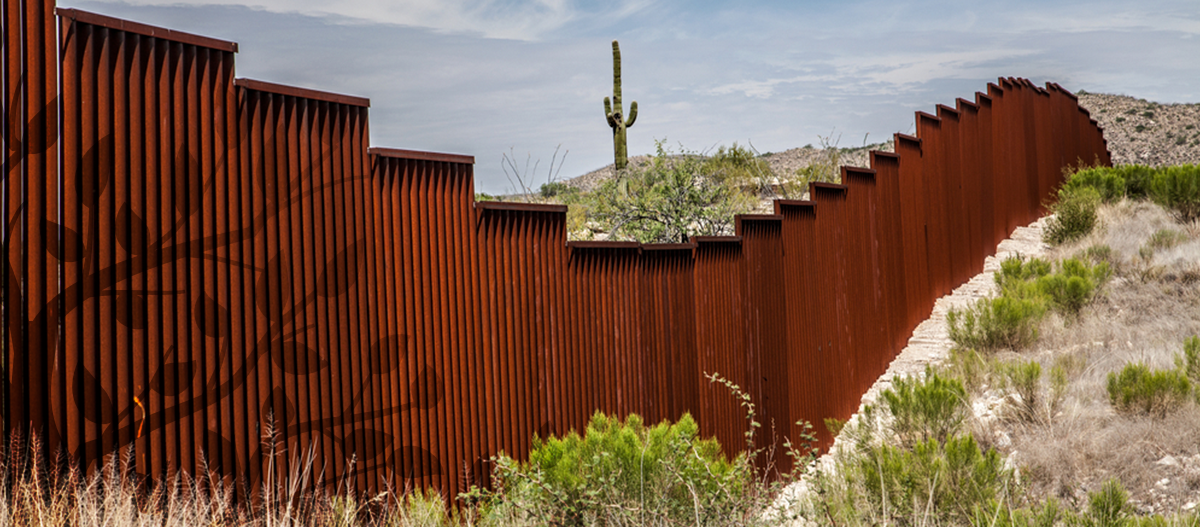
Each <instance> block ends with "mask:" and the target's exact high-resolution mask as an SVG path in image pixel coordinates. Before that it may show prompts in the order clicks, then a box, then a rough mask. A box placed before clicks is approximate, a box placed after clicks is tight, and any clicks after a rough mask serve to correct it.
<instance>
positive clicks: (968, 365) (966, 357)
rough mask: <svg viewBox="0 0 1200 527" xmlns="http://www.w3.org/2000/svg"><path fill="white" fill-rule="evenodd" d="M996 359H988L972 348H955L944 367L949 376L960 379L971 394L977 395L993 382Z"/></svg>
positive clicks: (951, 350) (952, 349)
mask: <svg viewBox="0 0 1200 527" xmlns="http://www.w3.org/2000/svg"><path fill="white" fill-rule="evenodd" d="M993 362H994V359H990V358H986V357H984V356H983V355H981V354H980V353H979V352H978V351H976V350H974V349H972V348H962V347H957V346H956V347H954V348H951V349H950V356H949V357H948V358H947V359H946V362H944V363H943V365H942V370H943V371H944V372H945V373H946V375H947V376H949V377H950V378H953V379H958V380H959V381H960V382H962V384H963V388H964V389H965V390H966V391H967V393H970V394H977V393H979V391H980V390H982V389H983V387H984V385H987V384H988V383H990V382H991V377H992V370H993V369H995V368H994V366H993V364H992V363H993Z"/></svg>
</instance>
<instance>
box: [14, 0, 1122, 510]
mask: <svg viewBox="0 0 1200 527" xmlns="http://www.w3.org/2000/svg"><path fill="white" fill-rule="evenodd" d="M2 1H3V10H4V11H3V12H4V17H5V18H4V20H5V27H6V28H13V30H11V31H7V32H6V34H5V36H4V38H5V39H6V40H5V42H4V54H3V61H4V63H3V66H4V67H3V71H4V73H3V75H4V80H3V85H4V96H5V97H4V106H3V113H4V122H5V125H6V128H5V136H4V147H5V150H4V151H5V157H4V172H3V173H4V180H3V205H2V206H3V218H4V221H5V223H4V247H3V251H4V259H3V264H4V280H3V290H2V291H0V293H2V298H0V300H2V305H3V309H4V311H3V314H4V315H3V316H4V332H5V334H4V339H3V345H4V347H3V365H4V368H5V371H4V375H3V382H4V383H5V384H4V386H3V393H2V395H0V397H3V401H2V402H3V405H2V408H3V412H4V426H5V429H4V432H5V433H13V432H23V433H28V432H33V433H37V434H39V435H40V436H41V437H43V438H45V440H46V441H47V444H48V446H49V447H50V449H52V450H62V451H65V452H66V453H68V454H69V455H70V457H71V458H73V459H75V460H77V461H78V462H79V463H81V464H82V465H83V466H86V467H91V468H94V467H96V465H97V463H98V462H99V461H101V460H102V458H103V456H106V455H108V454H111V453H113V452H116V451H118V450H119V449H121V450H123V449H127V448H132V449H133V452H134V462H135V465H136V470H137V471H138V472H140V473H144V474H164V473H168V472H171V471H176V470H185V471H189V472H193V473H194V472H195V471H196V470H197V469H198V468H199V467H200V464H201V463H203V462H205V461H207V465H208V467H209V468H211V469H212V470H214V471H215V472H217V473H219V474H220V475H222V476H224V477H225V478H226V480H227V481H230V482H231V481H233V479H235V478H244V479H245V481H246V482H247V483H249V484H250V485H251V488H257V485H258V483H259V482H260V481H261V480H262V478H263V477H264V474H262V470H264V469H265V468H266V467H267V466H268V465H266V463H265V460H264V459H263V455H264V446H263V445H264V441H263V440H262V436H263V434H264V429H265V428H266V424H267V423H268V420H270V421H271V423H272V425H273V427H272V429H273V430H275V432H276V433H275V435H274V436H273V437H271V438H270V439H269V441H274V442H277V443H278V444H279V446H283V447H286V448H287V449H288V450H289V451H291V452H298V451H299V450H301V449H303V448H308V447H310V446H311V447H312V448H316V450H317V454H318V457H317V464H318V466H320V467H324V472H323V474H321V473H318V474H316V475H314V476H313V479H314V480H316V479H320V478H324V479H325V480H326V481H325V483H329V482H334V481H338V480H340V479H341V478H342V477H343V475H346V474H349V475H351V477H352V478H353V481H354V482H355V483H356V485H357V487H358V488H359V490H374V489H378V488H380V487H381V485H382V483H383V482H384V481H388V482H390V483H391V484H392V485H394V486H395V487H397V488H403V487H404V486H405V485H416V486H425V487H431V488H434V489H438V490H440V491H441V492H443V493H448V492H454V491H459V490H463V489H464V488H465V487H466V485H468V483H469V482H472V481H480V480H481V479H482V478H484V477H486V474H487V471H488V465H487V461H486V460H487V459H488V457H489V456H491V455H492V454H495V453H497V452H499V451H501V450H504V451H507V452H510V453H515V454H517V455H521V454H522V453H524V452H526V451H527V449H528V447H529V443H530V438H531V437H532V436H533V435H534V434H537V435H540V436H545V435H547V434H562V433H564V432H566V431H567V430H568V429H570V428H576V429H579V428H581V427H582V426H583V425H584V424H585V423H586V421H587V419H588V417H589V415H590V414H591V413H592V412H594V411H597V410H599V411H604V412H609V413H616V414H626V413H629V412H636V413H639V414H642V415H643V416H644V417H646V418H647V419H649V420H651V421H657V420H661V419H664V418H677V417H678V416H679V415H680V414H681V413H683V412H685V411H689V412H691V413H692V414H693V415H695V416H696V418H697V420H698V421H699V423H700V424H701V426H702V431H703V433H704V434H706V435H715V436H716V437H718V438H719V439H720V441H721V443H722V444H724V445H726V446H727V447H732V448H736V447H737V446H739V445H741V444H742V433H743V432H744V431H745V427H746V426H747V425H746V422H745V420H744V417H743V415H742V413H741V412H740V410H739V408H738V406H737V402H736V401H735V400H734V399H733V398H732V397H730V396H729V395H728V394H727V393H726V392H725V391H724V389H723V388H721V387H719V386H713V385H709V384H708V383H707V381H705V380H704V379H703V376H702V374H703V373H704V372H719V373H720V374H721V375H723V376H725V377H727V378H729V379H731V380H733V381H734V382H736V383H738V384H739V385H741V386H743V387H744V388H745V389H746V390H747V391H748V393H750V394H751V395H752V396H753V397H754V400H755V402H756V403H757V404H758V405H759V414H760V416H762V417H763V418H764V419H765V420H766V423H767V425H768V432H773V433H766V434H759V435H758V437H759V438H760V441H761V443H760V444H761V446H767V445H769V444H770V442H772V441H777V442H781V441H782V439H783V438H785V437H790V438H793V439H795V438H797V437H798V433H799V431H800V430H799V429H798V428H797V427H796V426H794V424H793V423H795V422H796V421H797V420H800V419H804V420H808V421H812V422H814V423H815V424H818V427H817V429H818V430H820V431H821V434H820V437H821V440H822V441H823V442H824V443H825V444H828V443H829V440H830V438H829V435H828V434H827V433H826V432H825V431H824V429H823V427H821V426H819V424H820V423H821V421H822V419H823V418H825V417H836V418H846V417H847V416H848V415H849V414H850V413H851V412H853V411H854V410H855V409H856V408H857V406H858V404H859V399H860V397H861V395H862V393H863V392H864V391H865V390H866V389H867V388H868V387H869V386H870V385H871V384H872V383H873V382H874V380H875V379H876V378H877V377H878V375H880V374H881V373H882V372H883V371H884V370H885V369H886V367H887V365H888V363H889V362H890V361H891V359H892V358H893V357H895V355H896V354H897V353H898V352H899V351H900V349H901V348H902V347H903V346H904V344H905V342H906V341H907V338H908V335H909V334H910V333H911V331H912V329H913V328H914V327H915V326H916V324H917V323H918V322H920V321H921V320H923V319H924V318H926V317H927V315H928V314H929V312H930V310H931V308H932V305H933V302H934V300H935V299H936V298H938V297H939V296H941V295H944V294H946V293H948V292H949V291H950V290H951V289H952V288H953V287H954V286H956V285H957V284H961V283H963V282H964V281H965V280H967V279H968V278H969V277H970V276H972V275H974V274H976V273H978V272H979V271H980V270H981V269H982V265H983V261H984V258H985V257H986V256H988V255H990V254H992V253H993V252H994V248H995V247H996V245H997V243H998V242H999V241H1000V240H1002V239H1003V238H1005V237H1006V236H1007V234H1008V233H1010V232H1011V231H1012V229H1013V228H1014V227H1015V226H1017V225H1023V224H1026V223H1028V222H1030V221H1032V220H1034V219H1035V218H1037V217H1038V216H1039V215H1040V214H1042V213H1043V212H1044V209H1043V207H1042V200H1043V199H1045V198H1046V197H1048V196H1049V195H1050V193H1051V192H1052V190H1053V189H1054V188H1055V186H1056V185H1057V184H1058V183H1059V182H1060V180H1061V169H1062V167H1063V166H1064V165H1067V164H1071V163H1075V162H1076V161H1077V160H1085V161H1091V160H1093V159H1099V160H1100V161H1101V162H1103V163H1109V162H1110V160H1109V157H1108V153H1107V150H1106V147H1105V141H1104V139H1103V137H1102V135H1101V131H1100V130H1099V128H1098V127H1097V125H1096V122H1095V120H1091V119H1089V116H1088V114H1087V112H1086V111H1084V110H1083V109H1081V108H1080V107H1079V106H1078V104H1077V101H1076V99H1075V97H1074V96H1073V95H1072V94H1070V93H1069V92H1067V91H1066V90H1064V89H1062V88H1061V87H1059V86H1058V85H1055V84H1048V85H1047V86H1046V87H1045V88H1040V87H1036V86H1034V85H1033V84H1032V83H1030V82H1029V81H1027V80H1024V79H1013V78H1007V79H1000V80H999V81H998V83H996V84H989V85H988V87H987V93H986V94H985V93H977V94H976V95H975V99H974V100H973V101H968V100H964V99H958V101H957V104H956V106H955V107H953V108H952V107H948V106H942V105H938V106H937V115H932V114H927V113H924V112H918V113H917V115H916V121H917V126H916V134H917V135H916V136H915V137H913V136H907V135H903V134H897V135H896V138H895V140H896V141H895V144H896V149H895V150H896V151H895V153H884V152H873V153H872V155H871V163H870V164H871V168H870V169H862V168H843V169H842V181H843V183H844V184H842V185H833V184H820V183H818V184H814V185H813V187H812V189H811V196H812V201H808V202H803V201H782V200H781V201H777V202H776V203H775V211H774V212H775V214H772V215H744V216H739V217H738V218H737V227H736V234H737V235H736V236H730V237H697V238H693V239H692V240H691V241H690V242H689V243H680V244H666V245H640V244H636V243H618V242H567V241H566V233H565V211H566V208H565V207H562V206H550V205H525V204H509V203H490V202H489V203H475V202H474V197H473V196H474V191H473V181H472V178H473V176H472V165H473V163H474V159H473V158H472V157H468V156H459V155H449V154H433V153H426V152H412V151H405V150H393V149H383V148H368V145H367V137H368V136H367V117H368V115H367V114H368V106H369V101H367V100H365V99H360V98H355V97H348V96H343V95H336V94H329V93H323V92H317V91H312V90H306V89H300V88H293V87H287V86H279V85H275V84H270V83H265V82H260V81H253V80H246V79H234V78H233V71H234V68H233V66H234V54H235V53H236V52H237V45H236V44H234V43H230V42H223V41H219V40H215V39H210V38H205V37H199V36H195V35H188V34H184V33H179V32H174V31H169V30H165V29H161V28H154V27H150V26H145V25H141V24H136V23H132V22H128V21H123V20H117V19H113V18H109V17H105V16H100V15H95V14H91V13H85V12H81V11H77V10H72V9H59V10H57V11H56V10H55V9H54V5H53V2H52V1H42V0H25V1H20V0H2ZM59 52H61V55H59ZM59 57H61V63H60V62H59ZM60 72H61V77H60ZM60 83H61V89H60V88H59V86H60ZM60 122H61V127H60V126H59V124H58V123H60ZM60 159H61V165H60V164H59V160H60ZM350 459H353V460H354V464H353V465H350V464H348V461H347V460H350ZM275 469H276V470H278V471H279V476H286V475H287V473H288V472H289V470H290V469H291V467H288V466H287V464H286V463H283V464H279V465H276V466H275ZM314 482H315V483H320V482H318V481H314Z"/></svg>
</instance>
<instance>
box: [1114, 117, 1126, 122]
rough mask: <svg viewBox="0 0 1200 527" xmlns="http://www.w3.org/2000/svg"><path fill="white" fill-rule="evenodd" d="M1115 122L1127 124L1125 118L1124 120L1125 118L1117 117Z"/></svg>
mask: <svg viewBox="0 0 1200 527" xmlns="http://www.w3.org/2000/svg"><path fill="white" fill-rule="evenodd" d="M1114 121H1116V122H1118V123H1123V122H1125V118H1124V117H1117V118H1116V119H1114Z"/></svg>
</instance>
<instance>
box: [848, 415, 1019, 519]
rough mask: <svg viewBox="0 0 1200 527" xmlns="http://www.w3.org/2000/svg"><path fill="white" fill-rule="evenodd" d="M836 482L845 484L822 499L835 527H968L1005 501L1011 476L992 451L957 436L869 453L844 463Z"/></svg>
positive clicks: (876, 448) (884, 447) (878, 448)
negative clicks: (991, 506) (977, 513)
mask: <svg viewBox="0 0 1200 527" xmlns="http://www.w3.org/2000/svg"><path fill="white" fill-rule="evenodd" d="M836 477H839V478H844V479H843V480H842V481H841V482H838V483H835V484H833V485H828V486H830V487H833V490H834V492H832V493H829V494H828V495H827V496H826V498H825V499H826V502H827V503H826V506H827V507H828V516H829V517H830V518H831V519H833V520H834V523H836V524H837V525H884V524H898V525H923V524H930V525H967V524H969V522H970V519H971V518H972V516H973V514H974V512H975V511H976V510H978V509H979V508H980V507H983V506H986V505H987V504H989V503H994V502H996V501H997V500H998V499H999V498H1001V497H1003V496H1004V493H1005V491H1006V489H1007V488H1008V486H1009V484H1010V483H1011V479H1012V473H1011V471H1009V470H1007V469H1005V468H1004V463H1003V461H1002V460H1001V459H1000V455H999V453H997V452H996V451H995V450H993V449H988V450H987V451H983V450H981V449H980V448H979V445H978V443H976V442H975V439H974V438H973V437H971V436H970V435H961V436H954V437H951V438H949V439H947V440H946V442H945V444H941V443H939V442H937V441H934V440H929V441H925V442H922V443H917V444H916V445H915V446H914V447H913V448H912V449H911V450H909V449H905V448H902V447H894V446H889V445H886V444H881V445H875V446H872V447H869V448H867V449H866V450H865V451H862V452H859V453H856V454H854V455H853V456H851V457H850V458H849V459H845V460H843V461H842V464H841V466H840V468H839V470H838V475H837V476H836ZM839 483H840V484H839ZM922 519H924V521H922Z"/></svg>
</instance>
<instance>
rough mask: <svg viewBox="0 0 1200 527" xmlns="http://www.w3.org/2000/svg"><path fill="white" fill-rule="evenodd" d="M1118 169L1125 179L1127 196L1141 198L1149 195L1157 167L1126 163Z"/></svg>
mask: <svg viewBox="0 0 1200 527" xmlns="http://www.w3.org/2000/svg"><path fill="white" fill-rule="evenodd" d="M1116 170H1117V171H1118V173H1119V174H1120V176H1121V178H1122V179H1124V180H1125V196H1127V197H1129V198H1131V199H1139V198H1144V197H1146V196H1147V195H1149V192H1150V182H1151V181H1153V179H1154V174H1155V172H1157V171H1156V170H1155V169H1153V168H1150V167H1148V166H1145V165H1126V166H1123V167H1120V168H1117V169H1116Z"/></svg>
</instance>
